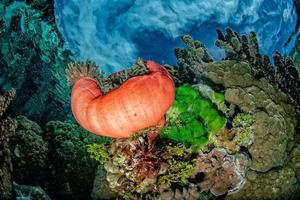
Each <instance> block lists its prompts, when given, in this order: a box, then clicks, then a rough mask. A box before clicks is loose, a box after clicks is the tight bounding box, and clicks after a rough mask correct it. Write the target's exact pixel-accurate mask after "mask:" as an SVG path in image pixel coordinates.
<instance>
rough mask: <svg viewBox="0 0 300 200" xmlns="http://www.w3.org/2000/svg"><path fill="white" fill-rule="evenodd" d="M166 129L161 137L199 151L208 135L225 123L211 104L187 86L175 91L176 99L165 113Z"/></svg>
mask: <svg viewBox="0 0 300 200" xmlns="http://www.w3.org/2000/svg"><path fill="white" fill-rule="evenodd" d="M166 122H167V123H166V127H165V128H164V129H163V130H162V133H161V136H162V137H165V138H170V139H172V140H174V141H176V142H182V143H184V144H186V145H192V146H193V148H195V149H199V148H200V147H202V146H203V145H204V144H206V142H207V141H208V134H216V133H217V132H218V131H219V130H220V129H221V128H222V127H223V126H224V125H225V122H226V119H225V117H223V116H222V115H221V114H219V112H218V110H217V109H216V108H215V107H214V106H213V104H212V102H210V101H209V100H208V99H206V98H204V97H202V96H201V95H200V94H199V92H198V91H197V90H195V89H194V88H192V87H191V86H189V85H184V86H180V87H178V88H177V90H176V99H175V101H174V104H173V106H172V107H171V108H170V110H169V111H168V112H167V119H166Z"/></svg>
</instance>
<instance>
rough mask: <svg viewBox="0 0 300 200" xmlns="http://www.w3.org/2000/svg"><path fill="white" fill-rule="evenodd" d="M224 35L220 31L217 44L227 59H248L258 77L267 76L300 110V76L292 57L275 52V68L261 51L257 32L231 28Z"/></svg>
mask: <svg viewBox="0 0 300 200" xmlns="http://www.w3.org/2000/svg"><path fill="white" fill-rule="evenodd" d="M226 32H227V34H226V35H225V36H224V35H223V34H222V33H221V32H220V31H218V38H219V39H218V40H217V42H216V45H217V46H218V47H220V48H223V49H225V52H226V59H228V60H237V61H247V62H248V63H250V64H251V70H252V71H253V75H254V76H255V77H256V78H260V77H264V78H267V79H268V81H269V82H270V83H273V84H274V85H275V86H276V87H278V88H279V89H281V90H282V91H283V92H284V93H286V94H287V95H288V96H289V97H290V99H291V100H292V102H293V103H294V104H295V105H296V106H297V109H298V112H300V77H299V74H298V72H297V69H296V67H295V65H294V63H293V60H292V59H291V58H290V57H287V58H283V57H282V56H281V54H280V53H279V52H275V53H274V56H273V57H274V63H275V66H276V68H274V67H273V66H272V64H271V62H270V60H269V58H268V57H267V56H262V55H261V54H260V53H259V49H258V42H257V38H256V34H255V32H251V33H250V34H248V35H242V36H240V35H239V34H237V33H234V32H233V31H232V30H231V29H227V30H226Z"/></svg>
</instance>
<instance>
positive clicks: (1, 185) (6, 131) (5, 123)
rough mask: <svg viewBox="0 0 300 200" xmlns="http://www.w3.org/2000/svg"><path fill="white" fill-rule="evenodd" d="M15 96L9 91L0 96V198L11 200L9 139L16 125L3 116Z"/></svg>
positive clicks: (13, 92)
mask: <svg viewBox="0 0 300 200" xmlns="http://www.w3.org/2000/svg"><path fill="white" fill-rule="evenodd" d="M14 95H15V90H14V89H11V90H10V91H9V92H8V94H6V95H0V179H1V181H0V198H1V199H3V200H11V199H12V198H13V187H12V162H11V153H10V150H9V139H10V137H11V135H13V133H14V131H15V129H16V127H17V123H16V121H15V120H13V119H11V118H9V117H8V118H4V117H3V114H4V112H5V110H6V109H7V107H8V105H9V103H10V101H11V100H12V98H13V97H14Z"/></svg>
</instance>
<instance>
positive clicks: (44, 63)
mask: <svg viewBox="0 0 300 200" xmlns="http://www.w3.org/2000/svg"><path fill="white" fill-rule="evenodd" d="M26 2H28V1H26ZM26 2H24V1H13V2H6V3H5V2H2V3H0V7H1V8H2V10H1V12H0V21H1V24H2V25H1V38H0V42H1V44H2V45H1V49H0V64H1V66H2V67H1V69H0V73H1V77H0V80H1V81H0V82H1V83H0V87H1V89H2V90H7V88H9V87H11V86H12V87H14V88H16V90H17V98H15V100H14V101H13V103H12V104H13V106H12V107H11V108H10V110H11V111H12V112H13V113H14V114H15V115H18V114H23V115H26V116H27V117H30V118H31V119H34V120H35V121H43V122H45V121H48V120H50V119H67V118H68V117H70V115H68V114H69V113H70V112H69V101H70V98H69V95H68V94H69V92H70V87H69V86H68V85H67V84H66V82H67V80H66V78H65V76H64V69H65V66H66V63H68V62H69V61H70V58H69V55H70V53H69V52H68V50H67V49H66V47H65V46H64V43H63V41H62V39H61V38H60V35H59V34H58V31H57V30H56V26H55V24H54V23H55V19H54V15H47V13H48V14H49V12H53V10H52V11H51V7H53V5H51V4H52V3H53V2H50V1H47V2H46V3H47V4H46V5H45V4H42V3H41V2H38V1H31V2H28V3H26ZM43 2H45V1H43ZM41 5H43V8H44V9H42V10H43V11H40V10H36V9H34V8H40V7H41ZM2 83H6V84H2Z"/></svg>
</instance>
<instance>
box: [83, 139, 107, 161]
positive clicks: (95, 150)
mask: <svg viewBox="0 0 300 200" xmlns="http://www.w3.org/2000/svg"><path fill="white" fill-rule="evenodd" d="M87 152H88V153H89V154H90V158H92V159H94V160H96V161H98V162H100V163H101V164H104V162H106V161H107V160H108V159H109V153H108V151H107V147H106V146H105V144H97V143H94V144H88V145H87Z"/></svg>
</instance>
